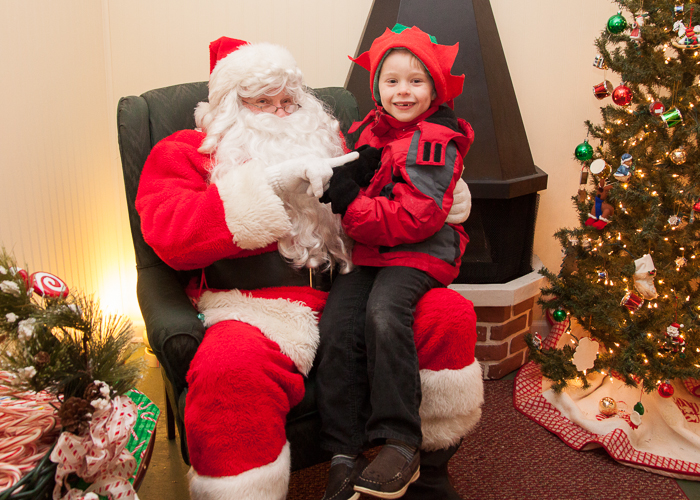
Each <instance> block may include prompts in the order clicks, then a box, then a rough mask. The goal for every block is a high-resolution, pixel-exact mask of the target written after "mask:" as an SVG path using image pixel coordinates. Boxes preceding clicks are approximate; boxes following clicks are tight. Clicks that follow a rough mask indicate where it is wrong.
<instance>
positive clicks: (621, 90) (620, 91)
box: [612, 83, 632, 106]
mask: <svg viewBox="0 0 700 500" xmlns="http://www.w3.org/2000/svg"><path fill="white" fill-rule="evenodd" d="M612 100H613V102H614V103H615V104H617V105H618V106H627V105H628V104H629V103H631V102H632V91H631V90H630V88H629V87H627V86H626V85H625V84H624V83H621V84H620V86H619V87H617V88H616V89H615V90H613V94H612Z"/></svg>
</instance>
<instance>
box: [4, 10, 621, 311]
mask: <svg viewBox="0 0 700 500" xmlns="http://www.w3.org/2000/svg"><path fill="white" fill-rule="evenodd" d="M371 3H372V0H352V1H351V0H344V1H339V0H296V1H291V0H287V1H283V0H258V1H255V2H250V1H243V0H200V1H196V2H195V1H193V0H167V1H165V0H148V1H143V0H90V1H85V0H60V1H52V0H2V2H0V67H1V68H2V76H3V77H2V79H0V96H1V97H0V103H1V105H2V110H3V114H2V117H0V124H1V130H2V136H1V137H2V138H1V140H0V169H1V172H2V179H1V181H0V243H2V244H4V245H5V247H6V248H8V249H10V250H11V251H13V252H14V254H15V255H16V256H17V258H18V260H19V262H20V264H25V263H26V264H27V265H28V267H29V269H30V270H33V271H39V270H43V271H48V272H52V273H54V274H57V275H58V276H60V277H62V278H64V279H65V280H66V281H67V282H68V283H69V284H70V285H71V286H72V287H73V288H79V289H82V290H85V291H87V292H91V293H96V294H97V295H98V296H99V297H100V298H101V300H102V302H103V305H104V306H105V307H106V308H107V309H109V310H114V311H118V312H124V313H126V314H129V315H130V316H131V317H132V318H134V319H136V320H138V319H139V312H138V306H137V304H136V299H135V292H134V290H135V281H136V280H135V271H134V258H133V248H132V246H131V237H130V233H129V226H128V218H127V215H126V207H125V204H124V201H123V200H124V194H123V182H122V179H121V167H120V162H119V152H118V148H117V144H116V126H115V125H116V123H115V115H116V106H117V102H118V100H119V98H120V97H122V96H125V95H132V94H140V93H142V92H145V91H147V90H149V89H152V88H156V87H161V86H166V85H173V84H176V83H182V82H189V81H198V80H205V79H206V78H207V76H208V64H209V63H208V52H207V46H208V43H209V42H210V41H212V40H214V39H216V38H218V37H219V36H221V35H228V36H232V37H237V38H242V39H246V40H250V41H271V42H276V43H280V44H282V45H285V46H286V47H288V48H289V49H290V50H291V51H292V53H293V54H294V55H295V57H296V59H297V62H298V63H299V65H300V67H301V68H302V69H303V70H304V72H305V75H306V79H307V83H308V84H309V85H311V86H313V87H321V86H329V85H338V86H342V85H343V84H344V82H345V78H346V75H347V72H348V69H349V64H350V62H349V61H348V59H347V57H346V56H347V55H348V54H353V53H354V51H355V49H356V47H357V44H358V41H359V37H360V34H361V32H362V28H363V26H364V22H365V18H366V16H367V13H368V12H369V9H370V6H371ZM491 4H492V7H493V10H494V15H495V17H496V22H497V24H498V27H499V31H500V34H501V39H502V42H503V46H504V50H505V53H506V57H507V59H508V63H509V67H510V71H511V76H512V79H513V83H514V86H515V91H516V94H517V96H518V100H519V103H520V109H521V113H522V115H523V119H524V122H525V128H526V130H527V134H528V137H529V140H530V145H531V148H532V152H533V156H534V159H535V162H536V164H537V165H538V166H539V167H540V168H542V169H543V170H544V171H546V172H547V173H548V174H549V189H548V190H547V191H545V192H544V193H543V194H542V199H541V203H540V213H539V218H538V222H537V233H536V242H535V252H536V253H537V254H538V255H539V256H540V257H541V258H542V260H543V261H544V262H545V265H547V266H549V267H553V268H557V267H558V265H559V260H560V249H559V247H558V245H556V244H555V243H554V241H553V238H552V234H553V233H554V231H555V230H556V229H558V228H559V227H562V226H564V225H571V224H573V223H574V222H575V217H574V212H573V209H572V208H571V203H570V197H571V195H573V194H574V193H575V192H576V188H577V186H578V167H577V166H576V163H575V161H574V160H573V154H572V152H573V149H574V147H575V146H576V145H577V144H578V143H579V142H581V141H582V140H583V139H584V138H585V129H584V127H583V120H584V119H586V118H590V119H594V120H595V119H597V117H598V116H599V115H598V107H599V103H598V101H596V100H595V98H594V97H593V96H592V93H591V86H592V85H593V84H595V83H598V82H599V81H600V80H602V73H601V72H600V71H599V70H597V69H595V68H593V67H592V61H593V57H594V56H595V48H594V46H593V39H594V38H595V36H596V35H597V34H598V33H599V31H600V30H601V29H603V28H604V26H605V22H606V21H607V19H608V17H610V16H611V15H612V14H614V13H615V11H616V10H615V5H614V4H612V3H611V2H609V1H608V0H587V1H585V2H584V1H573V0H570V1H567V2H561V1H560V0H559V1H556V0H541V1H539V2H526V1H515V0H492V1H491ZM426 5H427V4H426ZM430 5H435V4H434V3H430ZM609 77H610V78H612V75H610V76H609ZM613 83H614V84H617V83H618V82H616V81H613Z"/></svg>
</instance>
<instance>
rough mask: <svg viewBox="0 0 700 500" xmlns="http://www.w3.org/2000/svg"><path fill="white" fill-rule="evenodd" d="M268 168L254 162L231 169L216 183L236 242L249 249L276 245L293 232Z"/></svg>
mask: <svg viewBox="0 0 700 500" xmlns="http://www.w3.org/2000/svg"><path fill="white" fill-rule="evenodd" d="M264 169H265V167H264V165H262V164H260V163H259V162H258V161H256V160H251V161H249V162H247V163H245V164H243V165H236V166H233V167H231V168H230V169H229V171H228V172H226V173H225V174H223V175H221V176H220V177H219V178H217V180H216V181H215V184H216V187H217V189H218V190H219V196H220V197H221V201H222V203H223V205H224V214H225V216H226V225H227V226H228V228H229V230H230V231H231V234H232V235H233V241H234V243H235V244H236V245H238V246H239V247H241V248H244V249H246V250H253V249H256V248H263V247H265V246H267V245H269V244H270V243H274V242H275V241H278V240H279V239H280V238H282V237H283V236H284V235H286V234H287V233H288V232H289V231H291V229H292V223H291V221H290V219H289V215H287V212H286V211H285V209H284V204H283V202H282V200H281V199H280V197H279V196H277V195H276V194H275V193H274V191H273V190H272V188H271V187H270V186H269V185H268V184H267V181H266V180H265V175H264V173H263V172H264Z"/></svg>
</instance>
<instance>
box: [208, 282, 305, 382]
mask: <svg viewBox="0 0 700 500" xmlns="http://www.w3.org/2000/svg"><path fill="white" fill-rule="evenodd" d="M197 307H198V308H199V310H200V312H202V313H203V314H204V326H206V327H210V326H211V325H213V324H216V323H218V322H220V321H226V320H232V319H233V320H237V321H242V322H243V323H248V324H249V325H252V326H255V327H257V328H259V329H260V331H262V333H263V335H265V337H267V338H268V339H270V340H272V341H273V342H275V343H277V345H279V347H280V350H281V351H282V352H283V353H284V354H286V355H287V356H289V358H290V359H291V360H292V361H293V362H294V364H295V365H296V367H297V369H298V370H299V371H300V372H301V373H302V374H304V375H308V373H309V370H311V365H312V364H313V362H314V356H315V355H316V349H317V348H318V342H319V333H318V316H317V315H316V313H315V312H314V311H313V310H312V309H311V308H310V307H307V306H306V305H304V304H302V303H301V302H291V301H289V300H286V299H264V298H258V297H250V296H248V295H246V294H244V293H241V292H240V291H238V290H230V291H228V292H217V293H213V292H204V293H203V294H202V297H201V298H200V300H199V302H198V304H197Z"/></svg>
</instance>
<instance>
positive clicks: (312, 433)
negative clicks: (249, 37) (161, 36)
mask: <svg viewBox="0 0 700 500" xmlns="http://www.w3.org/2000/svg"><path fill="white" fill-rule="evenodd" d="M315 92H316V94H317V95H318V97H319V98H320V99H321V100H323V101H324V102H325V103H326V104H327V105H328V107H329V109H330V110H331V112H332V113H333V114H334V116H335V117H336V118H338V120H339V121H340V126H341V130H342V131H343V133H346V132H347V130H348V128H349V127H350V125H351V124H352V122H353V121H357V120H359V110H358V106H357V101H356V100H355V97H354V96H353V95H352V94H351V93H350V92H348V91H346V90H345V89H343V88H338V87H329V88H323V89H317V90H315ZM207 94H208V89H207V83H206V82H196V83H187V84H182V85H175V86H172V87H165V88H160V89H155V90H151V91H149V92H146V93H144V94H142V95H141V96H129V97H123V98H122V99H120V101H119V105H118V109H117V125H118V138H119V151H120V153H121V160H122V169H123V174H124V183H125V188H126V198H127V204H128V209H129V221H130V225H131V235H132V238H133V241H134V250H135V254H136V269H137V272H138V284H137V296H138V300H139V306H140V308H141V313H142V314H143V318H144V322H145V324H146V331H147V334H148V341H149V343H150V345H151V348H152V349H153V351H154V352H155V355H156V357H157V358H158V361H159V362H160V365H161V372H162V375H163V381H164V384H165V392H166V406H167V408H166V416H167V423H168V438H169V439H173V438H174V437H175V427H177V431H178V433H179V435H180V449H181V453H182V458H183V460H184V461H185V463H187V464H188V465H189V463H190V462H189V455H188V452H187V438H186V435H185V427H184V410H185V396H186V395H187V381H186V380H185V375H186V373H187V369H188V367H189V364H190V362H191V360H192V357H193V356H194V353H195V352H196V350H197V347H198V346H199V344H200V342H201V341H202V338H203V337H204V331H205V328H204V326H203V324H202V322H201V321H200V320H199V318H198V317H197V311H196V310H195V308H194V307H193V306H192V304H191V303H190V300H189V298H188V297H187V295H186V294H185V286H186V284H187V283H188V282H189V280H190V278H191V277H192V276H193V273H192V272H189V271H187V272H185V271H176V270H174V269H172V268H170V267H168V266H167V265H166V264H165V263H164V262H163V261H162V260H161V259H160V258H159V257H158V256H157V255H156V254H155V252H154V251H153V249H152V248H151V247H150V246H148V244H147V243H146V242H145V241H144V239H143V234H142V233H141V221H140V218H139V215H138V213H137V211H136V208H135V200H136V193H137V190H138V185H139V178H140V176H141V170H142V168H143V165H144V163H145V161H146V158H147V157H148V155H149V153H150V151H151V148H152V147H153V146H154V145H155V144H156V143H157V142H158V141H160V140H161V139H163V138H165V137H167V136H168V135H170V134H172V133H173V132H176V131H178V130H184V129H192V128H194V127H195V123H194V108H195V107H196V105H197V103H199V102H201V101H206V100H207ZM346 141H347V143H348V146H352V145H353V144H354V142H355V138H354V137H348V136H347V135H346ZM246 261H247V262H250V259H246ZM220 264H221V266H222V268H224V267H226V265H227V263H226V262H224V261H221V262H220ZM259 264H260V266H261V267H256V266H249V267H247V268H246V269H240V268H232V269H221V271H222V272H223V273H228V281H229V282H231V281H232V280H233V282H235V283H236V284H237V285H240V286H237V287H238V288H243V289H245V288H256V287H260V286H275V285H280V284H285V279H287V278H288V276H287V275H286V273H288V270H287V269H288V266H286V265H284V264H283V263H282V262H281V261H280V262H279V265H275V264H274V263H272V265H271V263H270V262H269V261H263V258H261V261H260V263H259ZM262 266H264V267H262ZM261 269H264V271H265V272H264V273H260V272H259V271H260V270H261ZM261 274H262V275H264V276H265V279H268V280H269V283H267V284H265V283H260V279H261ZM307 279H308V278H307ZM305 383H306V394H305V396H304V399H303V400H302V401H301V403H299V404H298V405H297V406H296V407H294V408H293V409H292V411H291V412H290V414H289V415H288V417H287V438H288V440H289V441H290V443H291V445H292V446H291V452H292V469H293V470H298V469H302V468H305V467H308V466H311V465H314V464H316V463H319V462H322V461H325V460H328V459H329V458H330V456H329V454H328V453H327V452H325V451H323V450H321V449H320V448H319V447H318V442H319V439H318V432H319V428H320V420H319V416H318V412H317V410H316V404H315V399H314V398H315V396H314V379H313V372H312V373H311V375H310V376H309V378H307V379H306V381H305Z"/></svg>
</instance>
